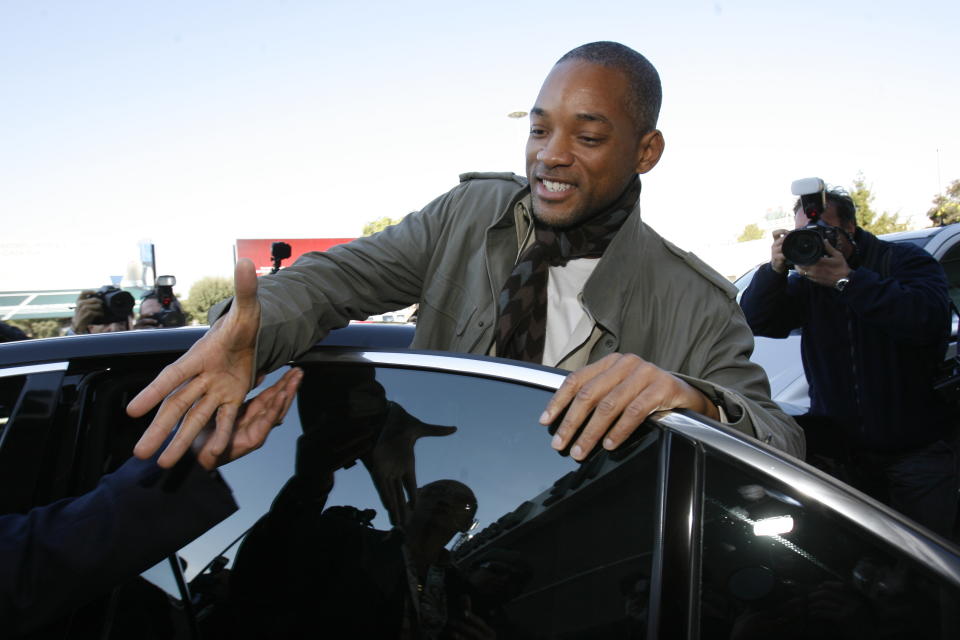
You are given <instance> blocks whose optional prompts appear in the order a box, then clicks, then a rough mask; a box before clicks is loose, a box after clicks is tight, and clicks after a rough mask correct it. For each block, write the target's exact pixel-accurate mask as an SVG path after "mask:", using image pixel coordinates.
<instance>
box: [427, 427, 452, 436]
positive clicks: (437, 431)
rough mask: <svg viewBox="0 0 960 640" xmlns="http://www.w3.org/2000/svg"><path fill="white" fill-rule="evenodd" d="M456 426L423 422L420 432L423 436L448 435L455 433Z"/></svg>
mask: <svg viewBox="0 0 960 640" xmlns="http://www.w3.org/2000/svg"><path fill="white" fill-rule="evenodd" d="M456 432H457V428H456V427H447V426H444V425H441V424H424V425H423V428H422V430H421V432H420V434H421V435H423V436H449V435H450V434H451V433H456Z"/></svg>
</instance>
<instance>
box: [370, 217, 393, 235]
mask: <svg viewBox="0 0 960 640" xmlns="http://www.w3.org/2000/svg"><path fill="white" fill-rule="evenodd" d="M398 222H400V218H390V217H387V216H383V217H382V218H377V219H376V220H374V221H373V222H368V223H367V224H365V225H363V235H365V236H372V235H373V234H375V233H377V232H378V231H383V230H384V229H386V228H387V227H391V226H393V225H395V224H397V223H398Z"/></svg>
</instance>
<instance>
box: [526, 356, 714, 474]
mask: <svg viewBox="0 0 960 640" xmlns="http://www.w3.org/2000/svg"><path fill="white" fill-rule="evenodd" d="M565 408H566V410H567V413H566V415H565V416H564V418H563V421H562V422H561V423H560V426H559V428H558V429H557V432H556V435H554V437H553V442H551V443H550V445H551V446H552V447H553V448H554V449H556V450H558V451H559V450H562V449H564V448H565V447H566V446H567V444H568V443H569V442H570V441H571V439H572V438H573V437H574V436H576V435H577V432H578V431H580V427H581V425H583V424H584V422H585V421H586V420H587V418H588V417H589V418H590V419H589V421H588V422H586V426H584V427H583V430H582V432H581V433H580V435H579V436H577V439H576V442H574V444H573V447H572V448H571V449H570V455H571V456H572V457H573V458H574V459H575V460H583V459H584V458H585V457H586V456H587V454H588V453H590V451H591V450H592V449H593V448H594V446H596V444H597V443H598V442H600V441H601V439H602V440H603V448H604V449H616V448H617V447H619V446H620V445H621V444H622V443H623V441H624V440H626V439H627V438H628V437H629V436H630V434H632V433H633V432H634V431H636V430H637V427H639V426H640V425H641V424H642V423H643V421H644V420H646V418H647V416H649V415H650V414H651V413H653V412H655V411H665V410H667V409H692V410H693V411H696V412H697V413H700V414H702V415H705V416H708V417H710V418H713V419H714V420H719V419H720V412H719V410H718V409H717V407H716V405H714V404H713V403H712V402H710V401H709V400H708V399H707V397H706V396H705V395H703V394H702V393H700V392H699V391H698V390H697V389H694V388H693V387H691V386H690V385H689V384H687V383H686V382H684V381H683V380H681V379H680V378H678V377H676V376H674V375H673V374H671V373H669V372H667V371H664V370H663V369H661V368H659V367H657V366H655V365H653V364H651V363H649V362H647V361H646V360H644V359H643V358H641V357H640V356H637V355H634V354H623V353H611V354H610V355H608V356H606V357H605V358H602V359H601V360H598V361H596V362H594V363H593V364H589V365H587V366H585V367H583V368H582V369H578V370H577V371H574V372H573V373H571V374H570V375H568V376H567V378H566V380H564V382H563V384H562V385H560V388H559V389H557V392H556V393H555V394H554V395H553V398H551V399H550V402H549V403H547V408H546V410H545V411H544V412H543V415H542V416H540V424H543V425H545V426H546V425H550V424H551V423H553V421H554V420H556V419H557V416H559V415H560V414H561V413H562V412H563V410H564V409H565ZM591 412H593V416H592V417H590V413H591Z"/></svg>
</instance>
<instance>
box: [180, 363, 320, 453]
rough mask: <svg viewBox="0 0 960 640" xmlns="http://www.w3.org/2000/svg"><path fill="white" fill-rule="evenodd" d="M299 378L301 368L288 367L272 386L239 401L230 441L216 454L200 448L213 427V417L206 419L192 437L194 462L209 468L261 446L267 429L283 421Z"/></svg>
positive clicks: (265, 437)
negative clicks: (194, 437) (205, 422)
mask: <svg viewBox="0 0 960 640" xmlns="http://www.w3.org/2000/svg"><path fill="white" fill-rule="evenodd" d="M301 380H303V370H302V369H297V368H291V369H290V370H289V371H287V372H286V373H284V374H283V377H281V378H280V379H279V380H278V381H277V382H275V383H274V384H273V385H272V386H270V387H268V388H267V389H264V390H263V391H261V392H260V393H259V394H257V397H256V398H253V399H252V400H248V401H247V402H245V403H243V406H241V407H240V411H239V412H238V415H237V420H236V422H235V423H234V424H233V429H232V430H231V433H230V441H229V442H228V443H227V447H226V449H224V450H223V452H222V453H221V454H220V455H219V456H217V457H214V456H213V455H212V454H211V453H210V451H207V450H205V448H204V445H205V444H206V442H207V440H208V439H209V438H210V437H211V436H212V435H213V433H214V430H215V425H214V422H213V421H210V422H209V423H207V426H206V427H205V428H204V429H203V430H202V431H201V432H200V433H199V434H198V435H197V439H196V440H194V441H193V450H194V452H196V457H197V462H198V463H199V464H200V465H201V466H203V467H204V468H205V469H208V470H213V469H215V468H216V467H219V466H220V465H223V464H227V463H228V462H233V461H234V460H236V459H237V458H242V457H243V456H245V455H247V454H248V453H250V452H251V451H255V450H256V449H259V448H260V447H261V446H263V443H264V442H265V441H266V439H267V435H269V433H270V431H271V429H273V428H274V427H276V426H279V425H280V423H281V422H283V418H284V417H285V416H286V415H287V411H288V410H289V409H290V405H291V404H292V403H293V399H294V398H295V397H296V396H297V388H298V387H299V386H300V381H301Z"/></svg>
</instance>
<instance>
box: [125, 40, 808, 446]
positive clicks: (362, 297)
mask: <svg viewBox="0 0 960 640" xmlns="http://www.w3.org/2000/svg"><path fill="white" fill-rule="evenodd" d="M660 101H661V89H660V79H659V76H658V75H657V72H656V70H655V69H654V67H653V66H652V65H651V64H650V62H649V61H647V59H646V58H644V57H643V56H641V55H640V54H638V53H637V52H636V51H633V50H632V49H630V48H628V47H625V46H623V45H621V44H617V43H613V42H596V43H592V44H587V45H584V46H582V47H578V48H577V49H574V50H573V51H571V52H569V53H568V54H566V55H565V56H563V57H562V58H561V59H560V60H559V61H558V62H557V64H556V65H555V66H554V67H553V69H552V70H551V71H550V74H549V75H548V76H547V79H546V80H545V82H544V84H543V87H542V88H541V90H540V94H539V95H538V96H537V100H536V104H535V105H534V106H533V108H532V111H531V114H532V115H531V126H530V138H529V141H528V143H527V152H526V155H527V178H526V179H523V178H521V177H519V176H516V175H513V174H509V173H470V174H464V175H462V176H461V177H460V179H461V184H460V185H459V186H457V187H456V188H454V189H453V190H451V191H450V192H448V193H446V194H444V195H442V196H440V197H439V198H437V199H436V200H434V201H433V202H431V203H430V204H428V205H427V206H426V207H424V208H423V209H422V210H420V211H418V212H415V213H412V214H410V215H408V216H407V217H406V218H404V220H403V221H402V222H401V223H400V224H397V225H395V226H392V227H389V228H387V229H385V230H384V231H382V232H380V233H378V234H376V235H374V236H371V237H368V238H360V239H358V240H355V241H353V242H351V243H349V244H347V245H340V246H338V247H334V248H333V249H331V250H329V251H326V252H323V253H312V254H307V255H304V256H302V257H301V258H300V259H299V260H298V261H297V262H296V263H295V264H294V265H292V266H291V267H289V268H287V269H284V270H282V271H280V272H279V273H277V274H276V275H273V276H264V277H263V278H261V279H260V280H259V291H256V288H257V287H256V284H255V283H254V284H253V285H252V287H253V289H254V291H255V294H256V295H253V294H252V293H249V292H248V291H247V287H248V284H243V287H242V288H243V289H244V290H245V293H244V294H243V295H240V289H241V287H239V286H238V297H237V298H236V301H235V302H234V303H233V304H232V305H231V306H230V307H229V309H228V310H227V311H226V312H224V311H223V309H222V308H221V309H219V310H216V312H215V314H214V315H212V316H211V318H212V320H215V322H214V323H213V326H212V327H211V330H210V331H209V332H208V334H207V335H206V336H205V337H204V338H203V339H202V340H201V341H199V342H197V343H196V345H195V346H194V347H193V348H192V349H191V350H190V351H189V352H188V353H187V354H185V355H184V356H183V357H182V358H181V359H180V360H179V361H178V362H177V363H175V364H174V365H171V366H170V367H168V368H167V369H166V370H165V371H164V372H163V373H162V374H161V375H160V376H159V377H158V378H157V380H155V381H154V382H153V383H152V384H151V385H150V386H149V387H148V388H147V389H146V390H145V391H144V392H143V393H142V394H141V395H140V396H138V397H137V398H136V399H135V400H134V401H133V402H132V403H131V405H130V407H129V411H130V412H131V414H133V415H142V414H143V413H145V412H146V411H148V410H149V409H150V408H151V407H153V406H154V405H156V404H157V403H158V402H160V401H161V400H163V399H164V398H165V397H166V396H167V395H168V394H171V392H172V395H170V396H169V397H168V398H167V399H166V400H165V401H164V403H163V406H162V407H161V409H160V411H159V413H158V415H157V418H156V419H155V421H154V423H153V424H152V425H151V427H150V429H149V430H148V431H147V433H146V434H145V436H144V438H143V439H142V440H141V442H140V444H139V445H138V448H137V449H136V453H137V455H140V456H147V455H149V454H150V453H151V452H153V451H154V450H155V449H156V448H157V447H159V446H160V444H161V443H162V442H163V440H164V438H165V437H166V436H167V434H168V433H169V431H170V430H171V429H172V427H173V425H174V424H176V422H177V420H178V419H179V418H180V416H182V415H183V414H184V413H186V417H185V419H184V422H183V425H182V427H181V428H180V430H179V432H178V434H177V436H176V437H175V438H174V439H173V442H172V443H171V445H170V446H169V447H168V448H167V450H166V451H165V452H164V454H163V456H162V457H161V458H160V463H161V464H165V465H169V464H173V462H174V461H175V460H176V459H177V458H178V457H179V455H180V454H181V452H182V451H184V450H185V449H186V447H187V446H188V445H189V442H190V440H191V439H192V434H193V433H194V432H195V431H197V430H199V428H200V426H201V425H202V424H204V423H205V421H206V419H207V417H209V415H210V414H211V413H212V412H214V411H218V412H219V414H222V415H223V416H224V418H223V422H224V425H227V424H229V418H230V416H231V415H232V412H233V411H234V407H236V406H239V404H240V403H241V402H242V401H243V398H244V396H245V394H246V391H247V389H248V387H249V384H250V380H252V378H253V374H254V373H255V372H258V371H263V370H271V369H275V368H277V367H279V366H281V365H282V364H284V363H286V362H288V361H289V360H291V359H294V358H296V357H297V356H298V355H300V354H301V353H303V352H304V351H306V350H307V349H308V348H310V346H311V345H313V344H314V342H316V341H317V340H319V339H320V338H322V337H323V336H324V335H325V334H326V332H327V331H329V330H330V329H333V328H336V327H341V326H344V325H345V324H347V323H348V322H349V321H350V320H351V319H363V318H366V317H367V316H369V315H373V314H376V313H381V312H384V311H387V310H389V309H395V308H399V307H403V306H406V305H409V304H412V303H419V305H420V307H419V316H418V323H417V331H416V335H415V337H414V341H413V345H412V346H413V347H414V348H421V349H443V350H449V351H459V352H469V353H480V354H490V355H497V356H501V357H507V358H514V359H518V360H523V361H527V362H535V363H542V364H546V365H550V366H557V367H561V368H564V369H568V370H570V371H572V373H571V374H570V375H569V376H568V377H567V380H566V382H565V383H564V385H563V386H562V388H561V389H560V390H558V391H557V393H556V394H555V396H554V397H553V399H552V400H551V401H550V403H549V404H548V406H547V407H546V410H545V411H544V413H543V415H542V416H541V419H540V420H541V423H543V424H545V425H546V424H550V423H553V422H555V421H556V420H558V419H560V420H562V421H561V422H560V425H559V428H558V430H557V433H556V436H555V437H554V439H553V441H552V446H554V447H555V448H556V449H567V448H569V449H570V452H571V455H572V456H573V457H574V458H577V459H583V458H584V457H585V456H586V455H587V454H588V453H589V452H590V451H591V450H592V449H594V448H595V447H597V446H602V447H604V448H607V449H613V448H616V447H617V446H619V445H620V444H621V443H622V442H623V441H624V440H625V439H626V438H627V437H628V436H629V435H630V434H631V433H632V432H633V431H635V430H636V429H637V427H638V426H639V425H640V424H641V423H642V422H643V420H644V419H645V418H646V417H647V416H648V415H649V414H650V413H652V412H653V411H658V410H664V409H675V408H686V409H691V410H693V411H697V412H699V413H701V414H704V415H706V416H710V417H713V418H717V419H722V420H724V421H726V422H727V423H728V424H730V425H731V426H732V427H734V428H736V429H739V430H741V431H743V432H744V433H746V434H748V435H750V436H752V437H755V438H758V439H760V440H762V441H764V442H768V443H770V444H772V445H773V446H776V447H778V448H780V449H783V450H784V451H787V452H789V453H792V454H794V455H798V456H802V455H803V446H804V445H803V438H802V435H801V433H800V431H799V428H798V427H797V426H796V424H795V423H794V422H793V421H792V420H791V419H790V418H789V417H787V416H786V415H784V414H783V413H781V412H780V411H779V410H778V409H777V407H776V405H775V404H774V403H773V402H772V401H771V400H770V398H769V386H768V383H767V380H766V376H765V375H764V373H763V371H762V370H761V369H760V368H759V367H758V366H756V365H754V364H752V363H751V362H750V361H749V360H748V356H749V354H750V352H751V350H752V348H753V337H752V335H751V333H750V330H749V328H748V327H747V325H746V322H745V321H744V319H743V315H742V313H741V311H740V308H739V306H738V305H737V303H736V300H735V291H734V289H733V287H732V286H731V285H730V284H729V283H728V282H727V281H726V280H725V279H723V278H722V277H720V276H719V275H717V274H716V273H715V272H713V271H712V270H711V269H709V267H706V266H705V265H704V264H702V263H701V262H700V261H699V260H698V259H697V258H696V257H694V256H692V255H690V254H688V253H686V252H684V251H682V250H680V249H678V248H677V247H675V246H673V245H672V244H670V243H669V242H667V241H666V240H664V239H663V238H661V237H660V236H659V235H658V234H657V233H656V232H654V231H653V230H652V229H650V228H649V227H648V226H646V225H645V224H644V222H643V220H642V218H641V215H640V207H639V195H640V180H639V174H642V173H646V172H648V171H649V170H651V169H652V168H653V167H654V166H655V165H656V164H657V162H658V161H659V160H660V156H661V154H662V153H663V147H664V140H663V136H662V134H661V133H660V131H658V130H657V129H656V123H657V117H658V114H659V110H660ZM238 275H239V276H240V279H239V281H240V282H243V283H248V282H249V281H250V280H252V278H253V276H252V265H245V264H244V263H243V262H241V264H240V265H238ZM184 383H185V384H184ZM561 415H563V417H562V419H561V418H560V416H561ZM228 436H229V433H228V431H227V429H226V428H224V430H223V431H222V432H221V433H220V434H218V435H217V436H215V437H214V438H212V439H211V440H210V441H209V442H208V443H207V449H206V450H205V454H206V455H211V456H213V455H216V454H217V452H218V447H220V446H222V442H225V441H226V439H227V438H228Z"/></svg>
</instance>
